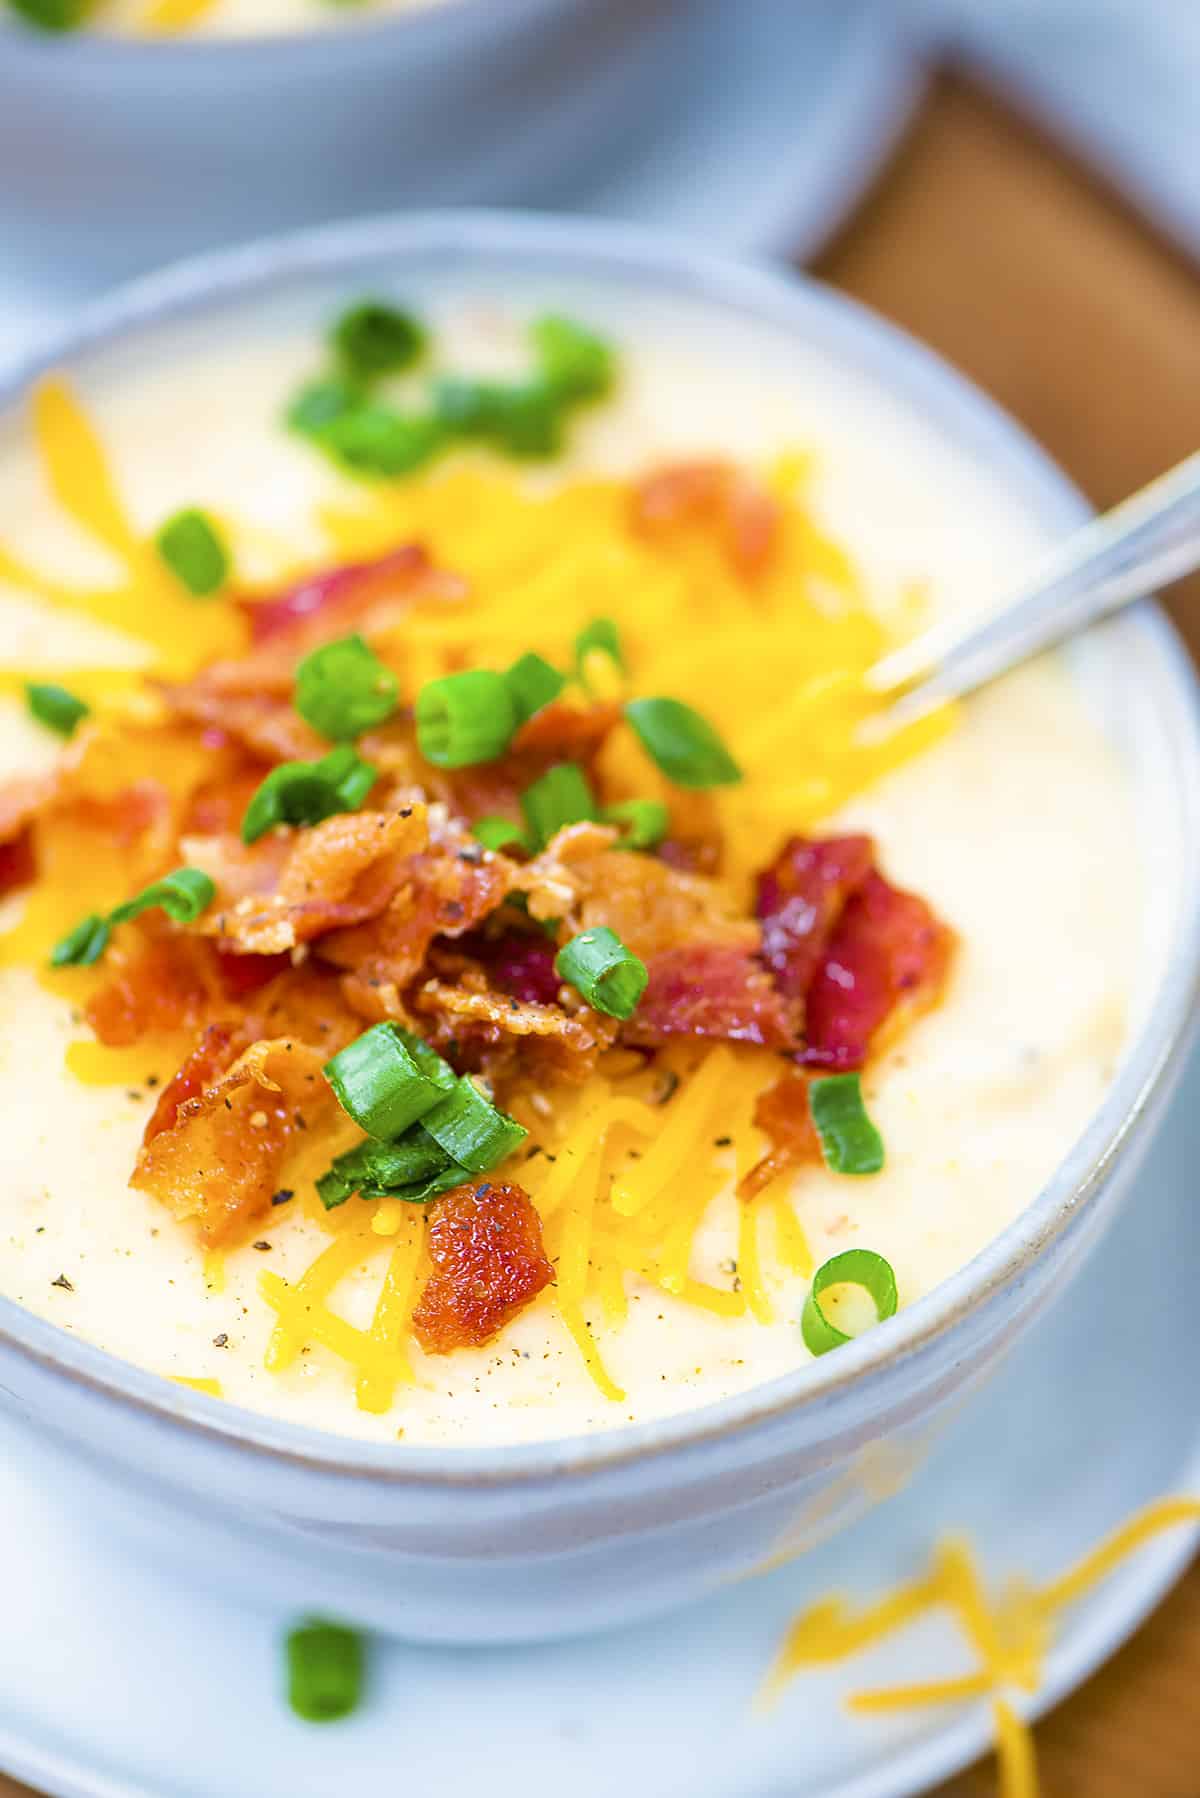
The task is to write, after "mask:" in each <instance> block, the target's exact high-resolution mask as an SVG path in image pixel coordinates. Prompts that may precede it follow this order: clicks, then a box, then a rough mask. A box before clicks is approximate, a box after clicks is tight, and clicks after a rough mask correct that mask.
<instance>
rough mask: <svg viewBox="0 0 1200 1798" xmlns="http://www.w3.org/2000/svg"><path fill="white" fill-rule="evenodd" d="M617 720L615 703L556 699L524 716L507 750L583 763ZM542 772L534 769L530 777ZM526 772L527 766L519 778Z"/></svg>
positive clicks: (551, 760)
mask: <svg viewBox="0 0 1200 1798" xmlns="http://www.w3.org/2000/svg"><path fill="white" fill-rule="evenodd" d="M620 721H621V708H620V706H619V705H589V706H578V705H569V704H568V703H567V702H566V700H563V699H556V700H553V701H552V702H551V704H550V705H544V706H543V707H542V709H541V711H540V712H535V713H534V714H533V717H532V718H527V719H526V721H525V723H524V724H523V725H522V726H521V728H520V730H519V731H518V732H517V734H516V736H515V737H514V738H513V740H512V750H511V753H512V754H514V755H518V756H521V755H524V756H538V757H542V758H544V759H545V762H547V763H549V762H584V763H587V762H590V761H591V759H592V757H593V756H595V755H596V754H597V752H598V751H599V749H600V747H601V745H602V744H603V743H604V741H605V739H606V737H608V735H609V733H610V732H611V731H612V730H613V729H614V728H615V727H616V726H617V725H618V724H619V723H620ZM542 771H543V770H541V769H538V770H535V771H534V772H533V778H536V773H538V772H542ZM528 773H530V770H529V769H525V770H522V778H523V777H524V775H525V774H528ZM525 784H528V782H526V783H525Z"/></svg>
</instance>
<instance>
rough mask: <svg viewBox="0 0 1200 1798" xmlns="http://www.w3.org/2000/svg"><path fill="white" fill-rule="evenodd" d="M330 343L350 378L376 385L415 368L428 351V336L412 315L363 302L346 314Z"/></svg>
mask: <svg viewBox="0 0 1200 1798" xmlns="http://www.w3.org/2000/svg"><path fill="white" fill-rule="evenodd" d="M329 341H330V344H331V345H332V347H333V350H334V352H335V354H336V355H337V357H338V359H339V361H340V362H341V363H342V365H343V367H344V368H345V369H346V370H347V372H348V373H349V374H351V375H352V376H354V377H356V378H357V379H358V380H360V381H373V380H375V379H376V377H377V376H379V375H394V374H399V372H400V371H401V369H405V368H411V366H412V364H413V363H414V362H416V361H417V359H418V357H419V356H420V355H421V354H422V352H423V351H424V349H425V345H426V343H427V342H428V334H427V332H426V330H425V327H424V325H422V323H421V322H420V320H419V319H416V318H414V317H413V316H412V314H411V313H410V312H401V311H399V310H398V308H397V307H395V306H389V305H387V304H386V302H385V301H383V300H362V301H360V302H359V304H358V305H357V306H351V307H350V308H349V309H348V310H347V311H346V312H343V313H342V315H341V317H340V318H339V319H338V320H337V322H336V324H335V325H334V327H333V330H332V331H331V332H330V334H329Z"/></svg>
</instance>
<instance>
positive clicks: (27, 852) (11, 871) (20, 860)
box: [0, 824, 37, 899]
mask: <svg viewBox="0 0 1200 1798" xmlns="http://www.w3.org/2000/svg"><path fill="white" fill-rule="evenodd" d="M36 878H37V855H36V854H35V852H34V847H33V827H32V825H29V824H27V825H26V826H25V828H24V830H22V831H21V832H20V833H19V835H17V836H15V837H13V838H12V839H11V841H10V842H7V843H0V899H2V898H3V897H4V895H5V894H6V893H15V892H17V891H18V890H19V889H20V888H21V887H27V886H28V885H29V883H30V882H31V881H32V880H35V879H36Z"/></svg>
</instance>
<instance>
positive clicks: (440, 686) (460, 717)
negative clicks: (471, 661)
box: [416, 668, 517, 768]
mask: <svg viewBox="0 0 1200 1798" xmlns="http://www.w3.org/2000/svg"><path fill="white" fill-rule="evenodd" d="M416 716H417V743H418V746H419V748H420V751H421V754H422V755H423V756H424V757H425V760H426V761H427V762H432V763H433V765H434V767H435V768H470V767H473V766H474V765H475V764H476V763H477V762H494V761H495V760H496V758H497V757H498V756H501V755H503V754H504V751H505V750H506V749H507V748H508V745H509V743H510V742H511V741H512V737H513V733H514V731H515V730H516V728H517V711H516V706H515V704H514V703H513V697H512V693H511V691H510V690H509V685H508V682H507V680H506V679H505V677H504V675H502V674H497V673H495V672H494V671H493V670H492V669H490V668H469V669H466V670H464V672H463V673H461V674H447V675H445V676H444V677H443V678H442V679H441V680H431V681H426V683H425V685H424V686H423V687H422V688H421V691H420V692H419V693H418V694H417V705H416Z"/></svg>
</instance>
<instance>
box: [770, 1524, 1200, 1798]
mask: <svg viewBox="0 0 1200 1798" xmlns="http://www.w3.org/2000/svg"><path fill="white" fill-rule="evenodd" d="M1197 1522H1200V1499H1193V1498H1164V1499H1160V1500H1158V1501H1157V1502H1156V1503H1154V1504H1151V1505H1147V1507H1146V1508H1145V1510H1143V1511H1139V1512H1138V1513H1137V1514H1136V1515H1135V1516H1134V1517H1131V1518H1129V1519H1128V1520H1127V1521H1126V1522H1125V1523H1123V1524H1122V1525H1121V1526H1120V1527H1119V1528H1118V1529H1116V1530H1114V1531H1113V1533H1112V1535H1111V1536H1109V1537H1107V1538H1106V1539H1105V1541H1103V1542H1101V1543H1100V1544H1099V1545H1098V1546H1097V1547H1096V1548H1094V1549H1093V1550H1092V1551H1091V1552H1090V1553H1089V1554H1087V1555H1085V1556H1084V1557H1083V1559H1082V1560H1081V1561H1079V1562H1078V1563H1077V1565H1076V1566H1074V1567H1072V1568H1070V1569H1069V1570H1068V1571H1067V1572H1066V1573H1064V1574H1062V1575H1060V1577H1059V1578H1058V1579H1056V1580H1050V1581H1048V1582H1047V1584H1046V1585H1044V1586H1041V1587H1036V1586H1031V1585H1029V1584H1028V1583H1026V1582H1025V1581H1023V1580H1014V1581H1012V1582H1010V1584H1009V1586H1008V1587H1007V1589H1006V1590H1005V1591H1004V1592H1003V1593H1002V1594H1001V1596H1000V1597H999V1598H998V1599H997V1600H995V1601H994V1602H993V1601H991V1600H989V1597H988V1594H987V1591H986V1588H985V1587H984V1584H983V1581H982V1580H981V1578H980V1575H979V1571H978V1568H977V1566H976V1563H975V1559H974V1556H973V1555H972V1553H971V1550H970V1548H969V1547H968V1545H967V1544H966V1543H965V1542H963V1541H959V1540H951V1541H947V1542H944V1543H942V1544H941V1545H940V1546H939V1547H938V1548H937V1549H936V1550H935V1552H934V1555H933V1560H932V1563H931V1566H930V1568H929V1571H928V1572H927V1573H926V1574H924V1575H923V1576H922V1577H921V1578H919V1579H917V1580H913V1581H911V1582H910V1583H908V1584H906V1585H903V1586H900V1587H898V1588H897V1590H896V1591H895V1592H893V1593H891V1594H890V1595H889V1596H888V1597H886V1598H883V1599H880V1600H879V1601H878V1602H877V1603H875V1604H873V1605H869V1606H867V1607H866V1608H865V1609H863V1610H861V1611H858V1612H854V1611H852V1610H851V1609H850V1608H849V1606H848V1605H847V1604H846V1603H845V1601H844V1600H843V1599H841V1598H839V1597H830V1598H824V1599H820V1600H818V1601H817V1603H815V1604H813V1605H811V1606H810V1607H809V1608H808V1610H806V1611H803V1612H802V1613H801V1614H800V1616H799V1617H797V1618H796V1619H795V1621H794V1622H793V1623H792V1624H791V1626H790V1628H789V1629H788V1632H787V1635H786V1636H785V1638H784V1640H783V1643H782V1645H781V1647H780V1649H779V1652H778V1654H777V1655H776V1657H775V1661H774V1664H773V1666H772V1667H771V1669H770V1671H769V1673H768V1675H767V1678H766V1681H765V1682H764V1685H763V1687H762V1690H761V1691H760V1693H759V1698H758V1703H759V1706H760V1708H762V1707H764V1706H769V1705H771V1704H774V1703H775V1702H776V1701H777V1700H778V1698H779V1697H780V1695H781V1693H782V1692H783V1690H784V1688H785V1687H786V1686H787V1685H788V1683H789V1682H790V1681H791V1680H792V1679H793V1678H794V1677H795V1676H796V1674H797V1673H799V1672H801V1671H803V1669H804V1668H805V1667H815V1666H826V1665H829V1664H831V1663H833V1662H837V1661H843V1660H848V1659H849V1658H850V1657H851V1656H852V1655H855V1654H858V1653H860V1652H861V1651H863V1650H864V1649H868V1648H871V1647H873V1646H874V1645H875V1643H877V1642H881V1641H883V1640H884V1639H885V1637H887V1636H889V1635H892V1634H894V1633H895V1632H896V1631H897V1630H900V1629H904V1628H905V1627H907V1625H908V1624H910V1623H913V1622H915V1621H916V1620H917V1619H918V1618H919V1617H922V1616H924V1615H925V1614H926V1613H927V1612H929V1611H932V1610H934V1609H937V1608H939V1607H940V1608H944V1609H946V1610H948V1611H949V1612H950V1613H951V1615H952V1616H953V1617H954V1619H955V1621H956V1622H957V1623H958V1625H959V1627H960V1628H961V1630H962V1632H963V1634H964V1636H965V1637H966V1639H967V1642H968V1644H969V1645H970V1647H971V1648H972V1649H973V1650H974V1652H975V1654H976V1656H977V1657H978V1660H979V1662H980V1665H979V1667H978V1669H977V1670H976V1671H974V1672H970V1673H966V1674H959V1675H955V1676H952V1677H950V1678H948V1679H944V1680H936V1681H929V1682H925V1683H921V1684H912V1685H904V1686H890V1687H887V1688H885V1689H883V1690H877V1691H862V1692H852V1693H850V1695H849V1696H848V1697H847V1699H846V1706H847V1708H848V1709H849V1710H851V1711H853V1712H855V1713H856V1714H858V1715H860V1716H880V1715H886V1714H888V1713H890V1712H895V1711H904V1710H912V1709H919V1708H921V1707H923V1706H925V1705H941V1704H957V1703H963V1702H966V1701H968V1700H971V1699H980V1698H988V1699H990V1700H991V1705H992V1718H993V1725H994V1735H995V1743H996V1754H997V1760H998V1765H999V1773H1000V1798H1037V1793H1038V1780H1037V1767H1036V1761H1035V1754H1034V1743H1033V1733H1032V1731H1031V1729H1030V1727H1029V1725H1028V1724H1027V1723H1026V1722H1025V1721H1024V1719H1023V1718H1022V1717H1021V1716H1020V1714H1019V1713H1018V1712H1017V1710H1015V1709H1014V1707H1013V1705H1012V1704H1011V1703H1010V1701H1009V1699H1008V1698H1007V1697H1006V1696H1005V1692H1006V1691H1012V1690H1014V1689H1015V1690H1019V1691H1022V1692H1025V1693H1027V1694H1036V1692H1037V1691H1038V1688H1039V1686H1040V1684H1041V1678H1042V1668H1043V1664H1044V1662H1045V1658H1046V1655H1047V1653H1048V1652H1049V1649H1050V1646H1051V1643H1052V1639H1053V1625H1054V1620H1055V1618H1056V1617H1057V1615H1058V1613H1059V1612H1060V1611H1061V1610H1063V1608H1064V1607H1065V1606H1067V1605H1069V1604H1074V1603H1075V1602H1076V1601H1077V1600H1078V1599H1080V1598H1082V1597H1083V1595H1084V1594H1085V1593H1086V1592H1088V1591H1089V1590H1091V1588H1092V1587H1093V1586H1095V1585H1097V1584H1098V1583H1099V1582H1100V1581H1101V1580H1103V1579H1105V1578H1107V1576H1108V1575H1109V1574H1110V1573H1112V1572H1113V1571H1114V1570H1115V1569H1116V1568H1117V1567H1118V1566H1119V1565H1120V1563H1121V1562H1122V1561H1123V1560H1125V1559H1126V1558H1127V1557H1128V1556H1129V1555H1131V1554H1133V1553H1135V1552H1136V1550H1137V1549H1139V1548H1141V1547H1142V1546H1144V1544H1145V1543H1147V1542H1149V1541H1151V1540H1152V1539H1153V1538H1154V1537H1155V1536H1159V1535H1161V1534H1163V1532H1164V1531H1166V1530H1170V1529H1176V1528H1178V1527H1179V1526H1180V1525H1181V1524H1189V1523H1191V1524H1194V1523H1197Z"/></svg>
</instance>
